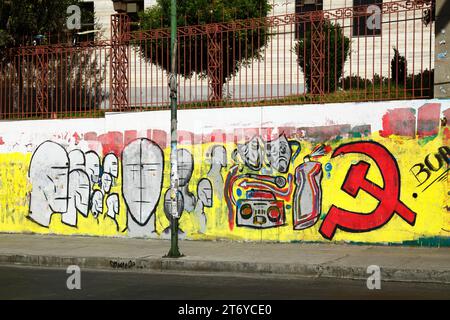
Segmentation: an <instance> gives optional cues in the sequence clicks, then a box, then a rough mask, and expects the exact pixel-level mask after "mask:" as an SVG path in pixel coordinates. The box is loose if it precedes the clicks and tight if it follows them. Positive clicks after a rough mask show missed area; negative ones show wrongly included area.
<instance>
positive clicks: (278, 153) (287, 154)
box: [265, 134, 301, 173]
mask: <svg viewBox="0 0 450 320" xmlns="http://www.w3.org/2000/svg"><path fill="white" fill-rule="evenodd" d="M293 145H295V146H297V150H296V152H295V153H294V155H292V146H293ZM300 150H301V148H300V143H299V142H298V141H288V139H287V138H286V136H285V135H284V134H283V135H281V136H279V137H278V138H277V139H274V140H272V141H267V142H266V146H265V156H266V161H267V163H268V165H269V166H270V167H271V168H273V169H275V170H276V171H278V172H280V173H286V172H288V170H289V165H290V163H291V159H292V161H294V160H295V158H297V156H298V154H299V153H300Z"/></svg>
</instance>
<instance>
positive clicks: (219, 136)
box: [203, 130, 227, 143]
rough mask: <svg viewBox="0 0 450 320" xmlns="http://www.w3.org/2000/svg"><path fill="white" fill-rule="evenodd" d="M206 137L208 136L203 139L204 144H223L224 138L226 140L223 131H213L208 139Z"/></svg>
mask: <svg viewBox="0 0 450 320" xmlns="http://www.w3.org/2000/svg"><path fill="white" fill-rule="evenodd" d="M208 136H209V135H205V137H204V138H203V139H204V140H203V141H204V142H217V143H224V142H226V138H227V137H226V134H225V131H223V130H213V132H211V135H210V136H209V137H210V139H208ZM208 140H209V141H208Z"/></svg>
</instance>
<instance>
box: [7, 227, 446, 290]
mask: <svg viewBox="0 0 450 320" xmlns="http://www.w3.org/2000/svg"><path fill="white" fill-rule="evenodd" d="M169 247H170V242H169V241H166V240H142V239H127V238H94V237H74V236H53V235H52V236H43V235H17V234H0V264H3V265H5V264H9V265H11V264H20V265H31V266H47V267H66V266H68V265H73V264H75V265H78V266H80V267H81V268H99V269H106V270H112V269H120V270H129V271H176V272H228V273H240V274H256V273H258V274H267V276H274V275H277V276H287V277H295V276H309V277H334V278H349V279H367V277H368V276H369V274H367V273H366V271H367V267H368V266H369V265H378V266H380V268H381V274H382V280H384V281H415V282H439V283H442V282H446V283H450V248H416V247H388V246H386V247H384V246H361V245H336V244H301V243H283V244H280V243H239V242H225V241H180V251H181V252H182V253H183V254H184V255H185V257H183V258H180V259H168V258H162V257H163V256H164V255H165V254H166V253H167V252H168V251H169Z"/></svg>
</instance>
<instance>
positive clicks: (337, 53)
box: [294, 19, 350, 92]
mask: <svg viewBox="0 0 450 320" xmlns="http://www.w3.org/2000/svg"><path fill="white" fill-rule="evenodd" d="M311 23H321V22H319V21H317V22H311ZM322 23H323V25H322V33H323V36H324V41H323V52H324V55H325V58H324V60H323V71H324V92H334V91H335V90H336V88H337V86H338V83H339V79H340V78H341V76H342V73H343V69H344V64H345V61H346V60H347V57H348V53H349V50H350V39H349V38H348V37H346V36H344V33H343V31H342V27H341V26H340V25H339V24H333V23H332V22H331V21H329V20H326V19H325V20H323V22H322ZM311 37H312V35H311V26H307V28H306V30H305V31H303V32H302V34H301V35H300V37H299V40H297V42H296V44H295V47H294V50H295V52H296V53H297V56H298V58H297V62H298V64H299V65H300V68H301V69H302V72H303V73H304V75H305V78H306V86H307V89H308V92H311V83H312V80H311V78H312V74H311V51H312V49H311V48H312V39H311Z"/></svg>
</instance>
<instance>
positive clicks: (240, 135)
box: [228, 128, 245, 143]
mask: <svg viewBox="0 0 450 320" xmlns="http://www.w3.org/2000/svg"><path fill="white" fill-rule="evenodd" d="M232 138H233V139H232V140H228V141H234V143H244V142H245V136H244V129H243V128H236V129H234V130H233V137H232Z"/></svg>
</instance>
